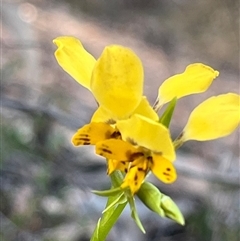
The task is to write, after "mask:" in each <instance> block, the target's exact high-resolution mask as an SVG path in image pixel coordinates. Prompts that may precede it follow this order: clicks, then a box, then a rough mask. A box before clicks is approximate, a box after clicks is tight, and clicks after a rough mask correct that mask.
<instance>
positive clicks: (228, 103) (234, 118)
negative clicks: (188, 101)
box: [181, 93, 240, 141]
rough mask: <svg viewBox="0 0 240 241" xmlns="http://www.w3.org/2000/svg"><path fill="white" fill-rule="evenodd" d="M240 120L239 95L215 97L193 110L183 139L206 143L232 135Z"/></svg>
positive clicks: (229, 94)
mask: <svg viewBox="0 0 240 241" xmlns="http://www.w3.org/2000/svg"><path fill="white" fill-rule="evenodd" d="M239 120H240V96H239V95H237V94H234V93H228V94H223V95H218V96H213V97H211V98H209V99H207V100H205V101H204V102H202V103H201V104H200V105H199V106H197V107H196V108H195V109H194V110H193V112H192V113H191V115H190V117H189V119H188V122H187V125H186V126H185V128H184V130H183V136H182V138H181V139H182V141H187V140H198V141H206V140H212V139H216V138H220V137H223V136H226V135H229V134H230V133H232V132H233V131H234V130H235V129H236V128H237V126H238V125H239Z"/></svg>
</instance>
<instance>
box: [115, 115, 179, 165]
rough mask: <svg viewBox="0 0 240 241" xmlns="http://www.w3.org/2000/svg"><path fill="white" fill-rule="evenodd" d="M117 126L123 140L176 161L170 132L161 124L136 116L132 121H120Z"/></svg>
mask: <svg viewBox="0 0 240 241" xmlns="http://www.w3.org/2000/svg"><path fill="white" fill-rule="evenodd" d="M116 125H117V128H118V130H119V131H120V133H121V135H122V138H123V140H126V141H130V142H132V143H136V144H137V145H139V146H142V147H145V148H147V149H149V150H151V151H153V152H157V153H161V154H162V156H163V157H165V158H167V159H168V160H171V161H173V160H174V159H175V151H174V147H173V143H172V140H171V137H170V133H169V130H168V129H167V128H166V127H165V126H164V125H162V124H161V123H158V122H155V121H153V120H151V119H148V118H146V117H144V116H140V115H137V114H135V115H133V116H132V117H131V118H130V119H127V120H122V121H118V122H117V124H116Z"/></svg>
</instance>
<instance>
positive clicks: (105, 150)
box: [102, 148, 112, 154]
mask: <svg viewBox="0 0 240 241" xmlns="http://www.w3.org/2000/svg"><path fill="white" fill-rule="evenodd" d="M102 151H104V152H106V153H109V154H112V152H111V151H110V150H108V149H106V148H102Z"/></svg>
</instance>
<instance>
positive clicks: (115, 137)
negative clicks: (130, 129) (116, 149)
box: [110, 131, 121, 139]
mask: <svg viewBox="0 0 240 241" xmlns="http://www.w3.org/2000/svg"><path fill="white" fill-rule="evenodd" d="M110 138H114V139H121V133H120V132H119V131H114V132H113V133H112V134H111V135H110Z"/></svg>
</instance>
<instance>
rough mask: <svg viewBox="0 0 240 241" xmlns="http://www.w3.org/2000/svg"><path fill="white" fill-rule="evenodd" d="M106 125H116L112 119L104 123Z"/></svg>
mask: <svg viewBox="0 0 240 241" xmlns="http://www.w3.org/2000/svg"><path fill="white" fill-rule="evenodd" d="M106 124H109V125H114V124H116V121H115V120H114V119H109V120H107V121H106Z"/></svg>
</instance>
